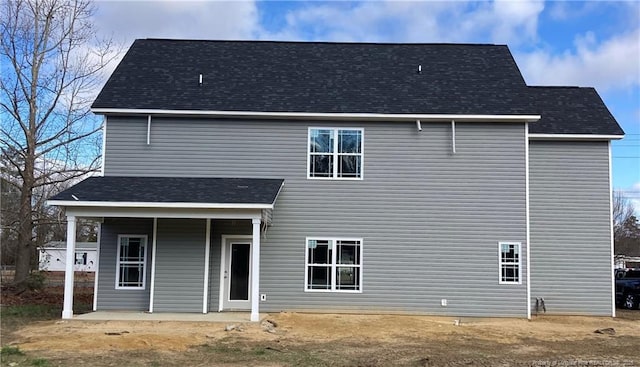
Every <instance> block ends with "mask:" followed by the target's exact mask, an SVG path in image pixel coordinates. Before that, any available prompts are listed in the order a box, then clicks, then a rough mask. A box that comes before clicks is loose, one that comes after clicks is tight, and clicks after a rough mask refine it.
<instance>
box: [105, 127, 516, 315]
mask: <svg viewBox="0 0 640 367" xmlns="http://www.w3.org/2000/svg"><path fill="white" fill-rule="evenodd" d="M310 126H314V127H355V128H363V129H364V179H363V180H357V181H335V180H309V179H307V173H306V172H307V133H308V128H309V127H310ZM422 128H423V131H422V132H418V131H417V129H416V126H415V123H413V122H407V123H399V122H389V123H384V122H375V123H367V122H344V123H341V122H335V121H329V122H322V121H312V122H301V121H237V120H227V121H224V120H211V119H193V120H186V119H185V120H179V119H159V118H158V119H154V120H153V122H152V126H151V144H149V145H147V144H146V133H147V123H146V118H115V117H109V121H108V129H107V150H106V166H105V174H106V175H125V176H136V175H147V176H201V177H202V176H210V177H263V178H284V179H285V185H284V188H283V190H282V192H281V193H280V196H279V198H278V201H277V204H276V208H275V210H274V211H273V214H272V215H273V225H272V226H271V227H270V228H269V229H268V231H267V233H266V234H265V235H264V237H263V239H262V246H261V254H260V256H261V274H260V282H261V283H260V293H266V294H267V301H266V302H261V303H260V307H261V311H280V310H323V311H330V310H336V311H339V310H372V311H390V312H396V311H397V312H413V313H430V314H442V315H470V316H472V315H477V316H496V315H499V316H521V317H522V316H526V314H527V305H526V304H527V297H526V278H525V276H524V275H525V274H526V268H525V264H526V257H525V256H523V259H522V267H523V269H522V274H523V279H522V284H517V285H500V284H498V242H499V241H518V242H521V243H522V252H523V255H525V254H526V246H527V244H526V208H525V204H526V197H525V186H526V183H525V176H526V175H525V141H524V139H525V133H524V125H523V124H509V123H486V124H485V123H457V130H456V140H457V153H456V154H453V153H452V149H451V140H452V139H451V126H450V124H449V123H435V124H431V123H423V124H422ZM217 227H219V226H215V225H214V230H213V231H214V234H213V236H214V237H213V239H212V240H213V247H212V254H211V257H212V261H211V264H212V268H211V298H210V299H211V304H210V309H217V304H216V302H217V300H216V299H215V297H217V291H216V290H217V287H218V285H219V247H216V246H219V244H218V243H216V242H215V241H219V232H216V231H218V228H217ZM176 230H177V228H176ZM248 233H250V231H249V232H248ZM307 236H323V237H325V236H331V237H336V236H344V237H356V238H362V239H363V256H364V258H363V291H362V293H356V294H353V293H351V294H349V293H311V292H305V291H304V274H305V265H304V255H305V246H306V245H305V237H307ZM159 237H160V236H159ZM194 251H195V249H194ZM216 257H217V258H216ZM180 269H182V270H180V271H183V270H184V268H180ZM175 272H178V270H177V269H176V270H175ZM156 284H159V282H158V281H157V283H156ZM156 286H157V285H156ZM166 289H167V290H166V291H167V292H168V293H170V292H181V290H179V289H178V290H176V289H173V290H170V289H169V288H166ZM442 298H446V299H447V300H448V304H449V305H448V306H447V307H441V306H440V300H441V299H442Z"/></svg>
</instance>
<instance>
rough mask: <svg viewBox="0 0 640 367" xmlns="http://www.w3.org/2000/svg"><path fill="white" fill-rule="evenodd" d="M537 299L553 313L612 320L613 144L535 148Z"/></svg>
mask: <svg viewBox="0 0 640 367" xmlns="http://www.w3.org/2000/svg"><path fill="white" fill-rule="evenodd" d="M529 162H530V171H531V177H530V216H531V238H530V240H531V296H532V297H533V298H534V299H535V298H536V297H543V298H544V300H545V304H546V307H547V312H548V313H558V314H589V315H611V312H612V308H611V292H612V290H611V272H612V270H611V227H610V223H611V222H610V216H609V153H608V143H607V142H549V141H533V142H531V145H530V158H529Z"/></svg>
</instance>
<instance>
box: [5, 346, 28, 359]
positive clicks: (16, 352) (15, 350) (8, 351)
mask: <svg viewBox="0 0 640 367" xmlns="http://www.w3.org/2000/svg"><path fill="white" fill-rule="evenodd" d="M0 354H2V355H3V356H23V355H24V352H23V351H21V350H20V348H19V347H12V346H9V345H5V346H4V347H2V351H1V352H0Z"/></svg>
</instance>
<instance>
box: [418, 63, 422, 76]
mask: <svg viewBox="0 0 640 367" xmlns="http://www.w3.org/2000/svg"><path fill="white" fill-rule="evenodd" d="M418 74H422V65H418Z"/></svg>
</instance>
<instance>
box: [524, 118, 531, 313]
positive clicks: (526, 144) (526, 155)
mask: <svg viewBox="0 0 640 367" xmlns="http://www.w3.org/2000/svg"><path fill="white" fill-rule="evenodd" d="M524 167H525V168H524V169H525V172H524V180H525V184H524V185H525V189H524V191H525V217H526V221H527V224H526V231H527V233H526V237H527V239H526V241H527V249H526V253H527V319H529V320H530V319H531V215H530V212H529V207H530V199H529V124H528V123H526V124H524Z"/></svg>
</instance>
